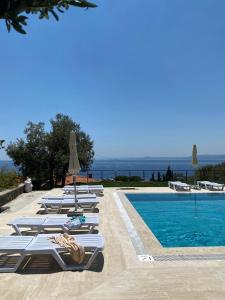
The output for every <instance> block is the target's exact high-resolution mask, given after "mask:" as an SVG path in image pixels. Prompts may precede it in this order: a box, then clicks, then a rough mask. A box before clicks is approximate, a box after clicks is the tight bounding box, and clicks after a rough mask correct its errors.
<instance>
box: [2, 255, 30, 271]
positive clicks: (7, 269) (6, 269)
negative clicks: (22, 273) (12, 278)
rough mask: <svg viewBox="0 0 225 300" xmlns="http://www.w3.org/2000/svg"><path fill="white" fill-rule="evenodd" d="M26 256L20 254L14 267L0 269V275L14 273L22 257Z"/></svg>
mask: <svg viewBox="0 0 225 300" xmlns="http://www.w3.org/2000/svg"><path fill="white" fill-rule="evenodd" d="M25 256H26V254H25V253H20V258H19V259H18V261H17V263H16V264H15V266H14V267H11V268H0V273H14V272H16V271H17V270H18V268H19V266H20V265H21V263H22V261H23V259H24V257H25Z"/></svg>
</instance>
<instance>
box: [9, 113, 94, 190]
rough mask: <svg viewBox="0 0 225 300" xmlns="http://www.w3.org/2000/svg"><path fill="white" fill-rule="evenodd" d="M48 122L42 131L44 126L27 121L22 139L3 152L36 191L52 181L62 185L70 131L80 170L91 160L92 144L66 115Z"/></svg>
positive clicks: (77, 125) (87, 136)
mask: <svg viewBox="0 0 225 300" xmlns="http://www.w3.org/2000/svg"><path fill="white" fill-rule="evenodd" d="M50 123H51V130H50V132H46V131H45V129H44V123H42V122H39V123H37V124H34V123H32V122H28V124H27V127H26V128H25V130H24V133H25V135H26V139H25V140H24V139H18V140H17V141H16V142H14V143H11V144H9V145H8V147H7V149H6V151H7V154H8V155H9V156H10V157H11V158H12V160H13V162H14V164H15V165H17V166H19V168H20V171H21V172H22V174H23V176H24V177H26V176H29V177H31V178H32V180H33V181H34V184H35V187H36V188H40V187H41V186H42V184H43V183H46V182H49V185H50V187H52V186H53V183H54V179H56V181H61V182H62V184H64V182H65V177H66V172H67V170H68V163H69V135H70V131H71V130H75V132H76V136H77V148H78V157H79V160H80V164H81V167H82V168H84V169H87V168H89V166H90V165H91V164H92V161H93V157H94V151H93V141H92V140H91V139H90V137H89V135H87V134H86V133H84V132H83V131H81V129H80V125H79V124H77V123H75V122H74V121H73V120H72V119H71V118H70V117H69V116H66V115H62V114H57V115H56V117H55V119H52V120H50Z"/></svg>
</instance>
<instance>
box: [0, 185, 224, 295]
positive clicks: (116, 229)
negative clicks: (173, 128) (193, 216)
mask: <svg viewBox="0 0 225 300" xmlns="http://www.w3.org/2000/svg"><path fill="white" fill-rule="evenodd" d="M124 192H132V193H133V192H135V193H136V192H137V193H143V192H146V193H147V192H149V193H150V192H157V193H161V192H162V193H164V192H173V191H172V190H170V189H168V188H138V189H136V190H127V191H126V190H123V191H122V190H117V189H114V188H106V189H105V192H104V196H103V197H100V205H99V206H98V207H99V217H100V226H99V232H100V233H102V234H103V236H104V238H105V249H104V252H103V257H104V261H103V259H102V258H101V259H98V263H97V264H96V265H95V266H93V268H92V270H90V271H83V272H63V271H60V270H59V268H58V267H57V264H56V263H55V262H54V261H53V260H50V259H47V260H46V258H45V257H42V258H40V257H39V258H37V257H34V258H33V259H31V261H30V262H29V264H28V265H27V267H25V269H24V270H22V271H21V272H19V273H15V274H13V273H4V274H0V291H1V295H0V299H10V300H11V299H70V300H71V299H78V300H87V299H93V300H97V299H100V300H107V299H111V300H117V299H121V300H126V299H129V300H132V299H171V300H182V299H185V300H186V299H188V300H197V299H207V300H209V299H215V300H220V299H225V259H224V260H197V261H195V260H189V261H184V260H181V261H148V260H147V261H145V262H141V261H140V260H139V259H138V256H137V254H138V253H137V251H139V250H140V249H141V247H139V248H138V247H135V244H134V243H135V241H136V243H137V245H136V246H140V245H139V244H138V243H140V241H141V243H142V246H143V247H144V249H145V250H146V251H147V253H148V254H149V255H153V256H154V255H174V254H212V253H214V254H224V253H225V247H215V248H214V247H213V248H212V247H211V248H190V249H189V248H185V249H184V248H183V249H180V248H177V249H169V250H168V249H164V248H162V247H161V245H160V244H159V243H158V241H157V240H156V239H155V237H154V235H153V234H152V233H151V231H150V230H149V229H148V227H147V226H146V225H145V223H144V222H143V221H142V219H141V218H140V216H139V215H138V214H137V213H136V211H135V209H134V208H133V207H132V206H131V204H130V203H129V202H128V201H127V199H126V198H125V197H124V195H123V193H124ZM45 193H46V192H32V193H30V194H22V195H20V196H19V197H18V198H17V199H15V200H14V201H12V202H11V203H10V204H8V205H9V206H10V209H9V210H8V211H6V212H4V213H2V214H1V215H0V234H11V233H13V231H12V229H11V228H10V227H9V226H7V225H6V223H7V222H8V221H10V220H12V219H13V218H15V217H17V216H33V215H35V214H36V213H37V212H38V211H40V206H39V205H38V204H37V201H38V199H39V198H40V197H41V196H42V195H44V194H45ZM48 193H51V194H54V195H57V194H60V193H61V190H60V189H54V190H52V191H50V192H48ZM115 193H116V194H115ZM117 196H118V197H119V200H118V199H117V200H118V201H117V200H116V197H117ZM124 214H125V215H124ZM124 216H126V217H129V218H130V221H131V223H129V222H126V224H125V222H124ZM127 223H129V226H130V227H129V226H127ZM131 225H133V227H134V228H135V232H130V230H131V229H132V227H131ZM129 232H130V234H129ZM140 251H141V250H140ZM37 260H38V261H37ZM37 263H38V264H37ZM40 263H41V264H40ZM38 266H39V267H38Z"/></svg>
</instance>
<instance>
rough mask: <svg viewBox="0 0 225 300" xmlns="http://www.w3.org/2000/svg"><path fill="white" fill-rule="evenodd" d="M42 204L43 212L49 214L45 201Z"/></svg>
mask: <svg viewBox="0 0 225 300" xmlns="http://www.w3.org/2000/svg"><path fill="white" fill-rule="evenodd" d="M42 205H43V206H44V209H45V213H46V214H49V210H48V207H47V206H46V205H45V203H43V204H42Z"/></svg>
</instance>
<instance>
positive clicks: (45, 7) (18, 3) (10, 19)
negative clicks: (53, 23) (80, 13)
mask: <svg viewBox="0 0 225 300" xmlns="http://www.w3.org/2000/svg"><path fill="white" fill-rule="evenodd" d="M71 6H75V7H81V8H82V7H83V8H94V7H97V5H96V4H94V3H91V2H88V1H86V0H1V1H0V19H4V20H5V23H6V27H7V30H8V31H10V29H11V27H13V28H14V29H15V30H16V31H18V32H19V33H22V34H26V31H25V30H24V29H23V26H24V25H27V19H28V17H27V16H25V15H24V14H26V15H28V14H38V17H39V19H49V15H50V14H51V15H52V16H53V17H54V18H55V19H56V20H57V21H58V20H59V17H58V14H57V13H58V12H60V13H63V12H64V11H65V10H67V9H69V8H70V7H71ZM56 11H57V13H56ZM21 14H23V15H21Z"/></svg>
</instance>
